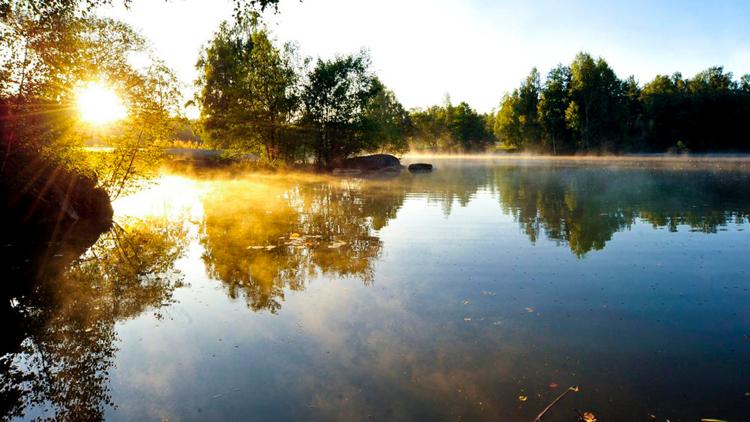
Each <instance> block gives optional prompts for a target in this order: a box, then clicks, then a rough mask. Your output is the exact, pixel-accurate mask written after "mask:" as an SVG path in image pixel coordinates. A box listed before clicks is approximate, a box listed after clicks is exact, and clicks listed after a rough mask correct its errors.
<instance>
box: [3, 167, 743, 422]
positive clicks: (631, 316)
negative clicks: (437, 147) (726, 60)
mask: <svg viewBox="0 0 750 422" xmlns="http://www.w3.org/2000/svg"><path fill="white" fill-rule="evenodd" d="M433 162H435V164H436V166H437V170H436V171H435V172H433V173H431V174H418V175H411V174H408V173H405V174H402V175H401V176H399V177H397V178H393V179H382V180H358V179H344V178H327V177H322V176H321V177H318V176H280V175H275V176H274V175H265V176H259V175H253V174H234V175H231V176H228V177H227V176H226V175H224V176H221V175H218V174H212V173H206V174H203V175H201V176H186V175H177V174H171V175H166V176H164V177H163V178H161V179H160V180H159V181H158V182H157V183H156V184H155V185H153V186H151V187H150V188H148V189H146V190H143V191H141V192H138V193H136V194H134V195H132V196H130V197H126V198H122V199H120V200H118V201H117V202H116V203H115V204H114V205H115V210H116V220H117V226H116V227H115V228H114V229H113V230H112V231H110V232H109V233H105V234H103V235H102V236H101V237H100V238H99V240H98V241H97V243H96V244H94V246H92V247H91V248H90V249H88V251H86V252H85V253H84V254H83V256H81V257H80V258H77V257H78V255H79V254H80V253H82V252H83V250H76V248H75V247H69V248H62V249H61V250H60V251H58V252H57V253H55V254H47V255H45V256H44V257H43V259H42V258H39V257H36V259H38V260H39V261H40V262H42V263H40V264H39V269H40V270H39V272H40V274H41V275H40V276H39V278H40V281H39V282H38V284H35V285H34V287H33V288H32V289H29V290H28V291H25V292H23V293H6V295H5V297H8V298H9V299H8V300H6V302H5V303H4V305H3V307H4V308H3V310H2V313H3V315H4V316H3V325H5V326H6V327H8V328H7V329H8V331H7V334H4V337H5V339H4V340H3V349H2V351H1V352H2V353H4V356H3V358H2V359H0V377H1V379H0V382H1V383H2V384H1V385H0V387H1V388H2V389H1V390H0V393H1V396H2V407H1V408H0V411H1V412H3V415H4V416H3V418H6V417H11V416H12V417H18V418H25V419H32V418H36V417H41V416H56V417H59V418H64V419H65V418H66V419H84V418H94V419H95V418H102V417H103V418H106V419H111V420H162V419H169V420H264V421H268V420H346V421H352V420H368V419H369V418H372V419H373V420H459V419H461V420H504V421H511V420H513V421H515V420H520V421H524V420H525V421H531V420H532V419H534V417H535V416H536V415H537V414H538V413H539V412H540V411H541V410H542V409H543V408H544V407H545V406H546V405H547V404H548V403H549V402H551V401H552V400H553V399H554V398H555V397H556V396H557V395H559V394H560V393H562V392H563V391H565V389H567V388H568V387H571V386H578V387H579V391H578V392H571V393H569V394H568V395H567V396H566V397H565V398H564V399H563V400H562V401H560V402H559V403H558V404H557V405H556V406H555V407H553V408H552V410H550V412H549V413H548V414H547V415H546V416H545V417H544V419H543V420H545V421H575V420H577V414H576V412H581V413H582V412H587V411H588V412H592V413H594V414H595V415H596V416H597V418H598V419H599V420H600V421H612V420H634V421H635V420H638V421H642V420H658V421H665V420H667V419H669V420H670V421H683V420H684V421H688V420H689V421H696V420H699V419H700V418H718V419H726V420H730V421H742V420H750V291H748V288H750V254H749V252H750V224H748V217H750V172H747V171H742V170H736V169H734V170H731V169H730V170H727V169H722V168H720V167H722V166H721V165H699V166H695V165H691V164H681V165H678V166H676V167H674V168H673V167H669V166H665V165H657V166H655V165H654V163H653V162H651V163H646V164H645V165H641V166H639V165H635V164H634V163H630V164H628V165H614V164H611V163H607V162H602V163H577V162H574V161H543V160H532V161H497V160H436V161H435V160H433ZM76 258H77V259H76ZM32 262H36V261H32ZM4 330H5V328H4Z"/></svg>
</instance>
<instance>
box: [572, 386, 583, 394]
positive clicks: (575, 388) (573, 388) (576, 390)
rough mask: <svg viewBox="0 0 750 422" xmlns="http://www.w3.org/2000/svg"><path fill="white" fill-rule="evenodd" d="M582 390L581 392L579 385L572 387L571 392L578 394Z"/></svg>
mask: <svg viewBox="0 0 750 422" xmlns="http://www.w3.org/2000/svg"><path fill="white" fill-rule="evenodd" d="M580 390H581V389H580V388H578V386H577V385H574V386H572V387H570V391H575V392H576V393H577V392H579V391H580Z"/></svg>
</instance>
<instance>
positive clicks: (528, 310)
mask: <svg viewBox="0 0 750 422" xmlns="http://www.w3.org/2000/svg"><path fill="white" fill-rule="evenodd" d="M526 312H534V308H526Z"/></svg>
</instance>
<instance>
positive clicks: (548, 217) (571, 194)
mask: <svg viewBox="0 0 750 422" xmlns="http://www.w3.org/2000/svg"><path fill="white" fill-rule="evenodd" d="M493 178H494V179H493V183H494V187H495V188H496V189H497V191H498V192H499V200H500V206H501V208H502V209H503V211H504V212H505V213H508V214H511V215H513V216H514V218H515V219H516V221H517V222H518V223H519V224H520V226H521V228H522V230H523V232H524V233H526V235H527V236H528V237H529V239H530V240H531V241H532V242H536V241H537V240H538V239H539V238H540V237H541V235H542V234H544V236H545V237H546V238H548V239H551V240H553V241H555V242H558V243H559V244H563V245H567V246H568V247H569V248H570V250H571V251H572V252H573V253H574V254H576V255H578V256H579V257H582V256H584V255H585V254H586V253H588V252H590V251H594V250H601V249H603V248H604V246H605V245H606V243H607V242H608V241H610V240H611V239H612V236H613V234H614V233H616V232H619V231H623V230H628V229H630V228H631V227H632V225H633V224H635V223H636V221H637V220H638V219H642V220H644V221H646V222H648V223H650V224H651V225H653V226H654V228H659V227H666V228H668V229H669V230H670V231H673V232H674V231H677V230H678V227H679V226H681V225H685V226H689V227H690V228H691V229H692V230H693V231H700V232H704V233H715V232H716V231H717V229H719V228H720V227H722V226H726V225H727V224H730V223H735V224H742V223H744V222H745V221H747V218H748V216H750V196H749V195H750V177H749V175H748V174H747V173H736V172H697V171H669V170H658V169H657V170H653V169H652V170H644V169H613V168H606V167H605V168H586V167H577V166H576V167H563V168H554V167H553V168H550V167H540V166H532V167H498V168H495V169H494V174H493Z"/></svg>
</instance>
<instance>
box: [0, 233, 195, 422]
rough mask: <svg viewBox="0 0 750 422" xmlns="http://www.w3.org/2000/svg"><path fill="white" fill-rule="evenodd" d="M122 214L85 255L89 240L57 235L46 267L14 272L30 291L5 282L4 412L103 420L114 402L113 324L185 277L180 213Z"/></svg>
mask: <svg viewBox="0 0 750 422" xmlns="http://www.w3.org/2000/svg"><path fill="white" fill-rule="evenodd" d="M121 224H122V225H118V226H115V227H114V228H112V229H111V230H110V231H109V232H107V233H105V234H104V235H102V236H101V237H100V238H99V240H98V241H96V243H95V244H94V245H93V246H92V247H91V248H90V249H88V251H86V252H85V253H84V254H83V255H82V256H81V257H79V258H77V255H78V254H80V253H81V250H82V249H83V250H85V245H81V244H78V245H71V244H70V243H67V242H59V243H57V244H55V249H54V250H53V251H51V253H47V256H51V257H53V259H51V260H50V261H48V262H46V263H45V265H42V266H41V267H40V268H41V272H35V274H33V276H28V277H26V276H27V275H28V273H29V272H28V271H25V270H23V269H20V270H19V271H18V272H17V273H16V274H17V276H18V278H20V280H14V281H16V282H17V283H19V284H21V283H22V284H23V286H24V287H23V290H22V291H21V290H19V288H18V284H17V285H15V286H12V287H10V286H7V285H4V286H3V289H4V291H3V292H2V293H3V296H4V297H3V299H4V302H5V303H4V308H3V310H2V313H3V322H4V326H5V330H6V331H5V333H4V336H3V344H2V353H3V354H4V355H3V356H2V358H0V406H1V407H0V412H1V413H0V414H1V415H2V417H3V418H9V417H18V416H23V415H24V414H30V415H34V416H40V417H49V418H52V419H58V420H98V419H103V416H104V411H105V409H106V407H107V406H112V405H113V403H112V400H111V397H110V392H109V386H108V382H109V370H110V368H111V367H112V365H113V361H114V357H115V353H116V352H117V344H116V342H117V335H116V332H115V324H116V323H117V322H119V321H123V320H126V319H130V318H134V317H136V316H138V315H140V314H141V313H143V312H145V311H146V310H149V309H152V310H154V311H155V312H157V313H158V312H159V311H158V310H159V308H161V307H163V306H165V305H168V304H169V303H171V302H172V292H173V291H174V289H175V288H177V287H179V286H181V285H182V278H181V276H180V274H179V273H178V272H177V271H176V270H175V268H174V262H175V260H176V259H177V258H178V257H179V256H181V255H182V253H183V250H184V247H185V231H184V229H183V228H182V225H181V223H179V224H177V223H174V222H169V221H166V220H158V219H149V220H144V221H135V220H134V221H129V222H127V223H121ZM17 258H18V259H23V258H22V257H17ZM11 289H12V290H11Z"/></svg>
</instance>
